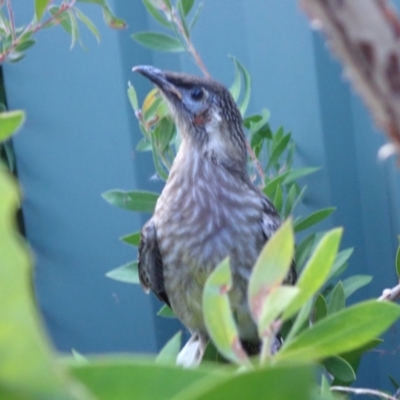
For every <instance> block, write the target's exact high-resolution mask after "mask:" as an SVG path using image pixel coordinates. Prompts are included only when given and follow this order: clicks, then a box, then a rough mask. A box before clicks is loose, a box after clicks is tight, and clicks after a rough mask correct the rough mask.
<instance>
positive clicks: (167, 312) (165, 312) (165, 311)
mask: <svg viewBox="0 0 400 400" xmlns="http://www.w3.org/2000/svg"><path fill="white" fill-rule="evenodd" d="M157 315H158V316H159V317H164V318H176V316H175V313H174V312H173V311H172V309H171V308H170V307H168V306H167V305H166V304H164V305H163V306H162V307H161V308H160V309H159V310H158V312H157Z"/></svg>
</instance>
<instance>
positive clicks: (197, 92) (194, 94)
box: [190, 87, 204, 101]
mask: <svg viewBox="0 0 400 400" xmlns="http://www.w3.org/2000/svg"><path fill="white" fill-rule="evenodd" d="M203 96H204V90H203V89H202V88H199V87H196V88H194V89H192V91H191V92H190V97H191V98H192V99H193V100H196V101H199V100H201V99H202V98H203Z"/></svg>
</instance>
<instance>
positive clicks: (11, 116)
mask: <svg viewBox="0 0 400 400" xmlns="http://www.w3.org/2000/svg"><path fill="white" fill-rule="evenodd" d="M24 120H25V113H24V112H23V111H19V110H18V111H6V112H1V113H0V142H3V141H4V140H7V139H8V138H9V137H10V136H11V135H12V134H13V133H14V132H16V131H17V130H18V129H19V128H20V127H21V126H22V124H23V122H24Z"/></svg>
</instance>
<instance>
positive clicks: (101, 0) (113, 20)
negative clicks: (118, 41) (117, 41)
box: [78, 0, 127, 29]
mask: <svg viewBox="0 0 400 400" xmlns="http://www.w3.org/2000/svg"><path fill="white" fill-rule="evenodd" d="M78 2H80V3H92V4H98V5H99V6H100V7H101V8H102V11H103V18H104V22H105V23H106V24H107V25H108V26H109V27H110V28H113V29H124V28H126V27H127V25H126V22H125V21H123V20H122V19H120V18H117V17H116V16H115V15H114V14H113V13H112V11H111V9H110V7H109V5H108V4H107V1H106V0H78Z"/></svg>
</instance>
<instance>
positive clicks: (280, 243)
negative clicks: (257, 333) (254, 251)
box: [248, 219, 294, 321]
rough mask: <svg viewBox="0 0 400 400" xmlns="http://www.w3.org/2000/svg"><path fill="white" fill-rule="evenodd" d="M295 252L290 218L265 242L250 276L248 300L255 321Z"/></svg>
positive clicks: (281, 278) (279, 283) (284, 275)
mask: <svg viewBox="0 0 400 400" xmlns="http://www.w3.org/2000/svg"><path fill="white" fill-rule="evenodd" d="M293 253H294V236H293V228H292V220H291V219H288V220H287V221H286V222H285V223H284V224H283V225H282V226H281V227H280V228H279V229H278V230H277V231H276V232H275V233H274V235H273V236H272V237H271V238H270V239H269V240H268V242H267V243H266V244H265V246H264V248H263V249H262V251H261V253H260V255H259V256H258V259H257V261H256V264H255V265H254V268H253V271H252V273H251V276H250V281H249V286H248V301H249V305H250V310H251V313H252V314H253V317H254V319H255V321H259V318H260V316H261V313H262V310H263V304H264V302H265V299H266V298H267V296H268V294H269V293H270V292H271V290H273V289H275V288H276V287H278V286H279V285H281V284H282V282H283V281H284V279H285V277H286V276H287V274H288V272H289V269H290V266H291V264H292V259H293Z"/></svg>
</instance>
